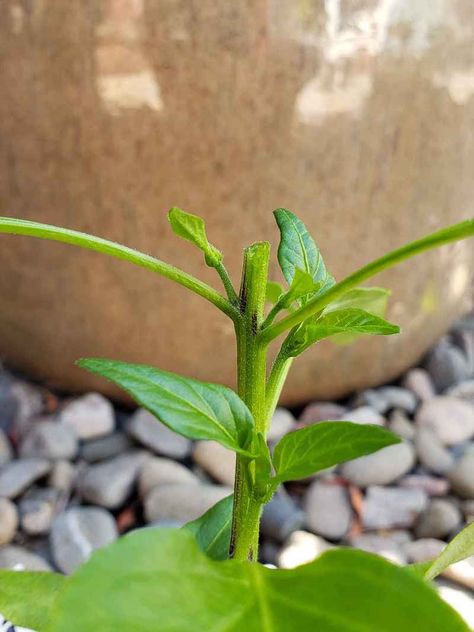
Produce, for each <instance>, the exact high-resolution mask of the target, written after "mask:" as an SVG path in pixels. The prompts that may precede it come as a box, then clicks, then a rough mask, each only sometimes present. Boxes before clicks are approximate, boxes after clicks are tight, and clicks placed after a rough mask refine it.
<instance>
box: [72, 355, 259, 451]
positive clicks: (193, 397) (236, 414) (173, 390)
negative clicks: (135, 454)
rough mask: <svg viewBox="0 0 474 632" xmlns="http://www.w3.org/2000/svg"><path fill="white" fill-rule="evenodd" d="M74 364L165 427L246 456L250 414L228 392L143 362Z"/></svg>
mask: <svg viewBox="0 0 474 632" xmlns="http://www.w3.org/2000/svg"><path fill="white" fill-rule="evenodd" d="M77 364H78V365H79V366H80V367H82V368H83V369H87V370H88V371H91V373H95V374H97V375H101V376H103V377H105V378H107V379H108V380H110V381H111V382H114V383H115V384H118V385H119V386H120V387H122V388H123V389H124V390H125V391H127V393H129V394H130V395H131V396H132V397H133V399H134V400H135V401H136V402H137V403H138V404H140V405H141V406H143V407H144V408H146V409H147V410H149V411H150V412H151V413H152V414H153V415H155V417H156V418H157V419H158V420H159V421H161V422H163V423H164V424H165V425H166V426H168V428H171V430H174V431H175V432H177V433H178V434H181V435H183V436H185V437H188V438H189V439H213V440H214V441H218V442H219V443H221V444H222V445H223V446H225V447H226V448H229V449H230V450H234V451H235V452H240V453H242V454H246V455H247V456H251V454H250V453H249V452H248V448H249V446H250V444H251V442H252V440H253V438H254V436H255V431H254V422H253V418H252V415H251V413H250V411H249V409H248V408H247V406H246V405H245V404H244V402H243V401H242V400H241V399H240V398H239V397H238V396H237V395H236V394H235V393H234V391H232V390H231V389H230V388H227V387H225V386H220V385H218V384H208V383H207V382H200V381H198V380H193V379H191V378H185V377H181V376H180V375H176V374H174V373H169V372H168V371H161V370H160V369H155V368H153V367H150V366H146V365H143V364H128V363H127V362H119V361H116V360H103V359H101V358H87V359H83V360H79V361H78V362H77Z"/></svg>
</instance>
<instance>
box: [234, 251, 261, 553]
mask: <svg viewBox="0 0 474 632" xmlns="http://www.w3.org/2000/svg"><path fill="white" fill-rule="evenodd" d="M269 253H270V246H269V244H268V243H267V242H261V243H256V244H253V245H252V246H249V247H248V248H246V250H245V252H244V264H243V271H242V283H241V289H240V310H241V316H240V320H239V322H238V323H237V324H236V336H237V374H238V391H239V396H240V397H241V399H242V400H243V401H244V402H245V403H246V404H247V406H248V408H249V410H250V412H251V413H252V415H253V418H254V420H255V425H256V429H257V432H263V433H265V428H266V416H265V413H266V407H265V386H266V362H267V353H266V346H265V345H262V344H260V343H259V342H258V339H257V334H258V331H259V328H260V327H261V324H262V321H263V317H264V306H265V292H266V283H267V274H268V260H269ZM251 467H252V465H251V464H250V463H249V461H248V459H247V458H246V457H242V456H240V455H237V462H236V470H235V485H234V511H233V523H232V536H231V551H230V552H231V556H232V557H234V558H235V559H237V560H256V559H257V556H258V532H259V523H260V514H261V507H262V505H261V501H259V500H258V499H256V498H255V495H254V493H253V489H252V482H251V479H252V477H251V472H250V471H249V469H250V468H251Z"/></svg>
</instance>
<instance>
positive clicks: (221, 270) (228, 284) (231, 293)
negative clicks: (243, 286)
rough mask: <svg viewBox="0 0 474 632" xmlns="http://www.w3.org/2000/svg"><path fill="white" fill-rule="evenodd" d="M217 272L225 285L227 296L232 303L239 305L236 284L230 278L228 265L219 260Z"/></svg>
mask: <svg viewBox="0 0 474 632" xmlns="http://www.w3.org/2000/svg"><path fill="white" fill-rule="evenodd" d="M215 268H216V271H217V274H218V275H219V276H220V278H221V281H222V283H223V285H224V289H225V291H226V294H227V298H228V299H229V301H230V302H231V303H232V305H235V306H237V305H238V304H239V297H238V296H237V294H236V292H235V290H234V286H233V285H232V281H231V280H230V277H229V273H228V272H227V269H226V267H225V266H224V264H223V263H222V261H219V263H218V264H217V265H216V266H215Z"/></svg>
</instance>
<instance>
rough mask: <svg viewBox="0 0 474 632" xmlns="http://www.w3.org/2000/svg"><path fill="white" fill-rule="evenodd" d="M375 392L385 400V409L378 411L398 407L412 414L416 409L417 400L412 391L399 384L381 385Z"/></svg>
mask: <svg viewBox="0 0 474 632" xmlns="http://www.w3.org/2000/svg"><path fill="white" fill-rule="evenodd" d="M377 393H378V394H379V396H380V397H382V398H383V399H384V400H385V403H386V407H385V410H383V411H380V412H381V413H385V412H387V411H388V410H392V409H393V408H399V409H400V410H403V411H405V412H406V413H408V414H410V415H411V414H413V413H414V412H415V410H416V407H417V404H418V400H417V397H416V396H415V394H414V393H412V391H410V390H408V389H406V388H401V387H400V386H382V387H380V388H379V389H377Z"/></svg>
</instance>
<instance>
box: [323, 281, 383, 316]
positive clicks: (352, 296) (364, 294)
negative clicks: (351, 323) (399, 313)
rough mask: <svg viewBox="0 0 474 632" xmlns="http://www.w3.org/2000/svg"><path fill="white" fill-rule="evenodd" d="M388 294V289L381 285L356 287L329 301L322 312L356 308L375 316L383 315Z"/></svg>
mask: <svg viewBox="0 0 474 632" xmlns="http://www.w3.org/2000/svg"><path fill="white" fill-rule="evenodd" d="M389 296H390V292H389V290H386V289H385V288H383V287H356V288H354V289H353V290H349V291H348V292H346V293H345V294H343V295H342V296H341V297H340V298H337V299H336V300H335V301H332V302H331V303H329V305H328V306H327V307H326V309H325V310H324V314H328V313H329V312H334V311H335V310H341V309H349V308H357V309H363V310H364V311H366V312H370V313H371V314H375V316H384V315H385V311H386V309H387V303H388V299H389Z"/></svg>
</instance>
